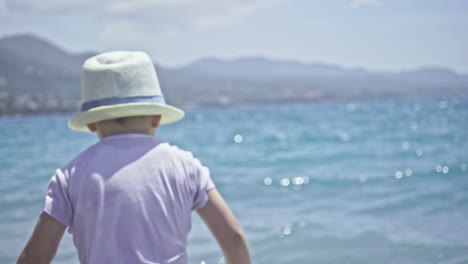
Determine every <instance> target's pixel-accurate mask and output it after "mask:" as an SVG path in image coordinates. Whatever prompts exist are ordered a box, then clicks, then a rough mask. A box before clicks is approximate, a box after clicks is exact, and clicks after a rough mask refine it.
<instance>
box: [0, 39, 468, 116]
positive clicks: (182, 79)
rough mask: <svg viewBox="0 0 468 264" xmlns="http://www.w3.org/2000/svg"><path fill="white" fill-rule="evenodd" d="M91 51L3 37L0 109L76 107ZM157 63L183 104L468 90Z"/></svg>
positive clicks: (362, 77)
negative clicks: (82, 51) (66, 49)
mask: <svg viewBox="0 0 468 264" xmlns="http://www.w3.org/2000/svg"><path fill="white" fill-rule="evenodd" d="M92 55H93V53H83V54H70V53H68V52H66V51H65V50H63V49H61V48H60V47H57V46H55V45H53V44H51V43H50V42H48V41H46V40H43V39H40V38H37V37H35V36H31V35H17V36H11V37H5V38H3V39H0V114H13V113H31V112H61V111H75V110H77V109H78V106H79V97H80V76H81V73H80V70H81V66H82V64H83V62H84V60H85V59H86V58H87V57H90V56H92ZM156 67H157V70H158V75H159V78H160V81H161V85H162V87H163V89H164V92H165V96H166V99H167V101H168V102H169V103H171V104H174V105H177V106H180V107H183V108H187V107H189V108H191V107H203V106H229V105H238V104H258V103H261V104H264V103H277V102H294V101H316V100H335V99H340V100H355V99H361V98H378V97H389V96H392V97H398V96H421V95H462V94H468V76H467V75H461V74H457V73H455V72H453V71H451V70H449V69H439V68H423V69H416V70H412V71H406V72H400V73H389V72H370V71H366V70H363V69H346V68H343V67H340V66H338V65H333V64H324V63H307V64H304V63H299V62H294V61H273V60H268V59H266V58H262V57H249V58H240V59H235V60H220V59H216V58H206V59H202V60H199V61H196V62H194V63H192V64H190V65H187V66H184V67H180V68H165V67H162V66H156Z"/></svg>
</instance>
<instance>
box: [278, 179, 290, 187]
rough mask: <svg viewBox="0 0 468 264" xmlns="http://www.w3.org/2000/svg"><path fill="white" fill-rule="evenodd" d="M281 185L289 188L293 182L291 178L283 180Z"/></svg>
mask: <svg viewBox="0 0 468 264" xmlns="http://www.w3.org/2000/svg"><path fill="white" fill-rule="evenodd" d="M280 184H281V186H289V184H291V180H290V179H289V178H283V179H281V182H280Z"/></svg>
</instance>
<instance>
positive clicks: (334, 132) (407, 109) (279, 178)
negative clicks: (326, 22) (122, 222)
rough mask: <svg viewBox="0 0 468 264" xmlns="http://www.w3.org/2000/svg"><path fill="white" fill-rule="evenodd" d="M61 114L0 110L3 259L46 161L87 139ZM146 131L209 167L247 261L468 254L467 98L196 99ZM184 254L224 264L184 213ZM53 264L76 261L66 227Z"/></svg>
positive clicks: (90, 138)
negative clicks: (214, 104) (183, 112)
mask: <svg viewBox="0 0 468 264" xmlns="http://www.w3.org/2000/svg"><path fill="white" fill-rule="evenodd" d="M68 118H69V116H68V115H55V116H35V117H21V118H7V119H3V120H0V182H1V184H0V263H13V262H14V260H15V259H16V257H17V255H18V254H19V253H20V251H21V250H22V248H23V246H24V245H25V243H26V242H27V239H28V238H29V236H30V234H31V232H32V229H33V227H34V224H35V221H36V220H37V217H38V215H39V213H40V210H41V206H42V202H43V198H44V195H45V191H46V188H47V183H48V180H49V178H50V177H51V175H52V173H53V172H54V170H55V168H58V167H61V166H63V165H64V164H65V163H66V162H67V161H68V160H70V159H71V158H73V157H74V156H75V155H76V154H78V153H79V151H81V150H83V149H85V148H86V147H87V146H89V145H91V144H93V143H95V142H96V141H97V139H96V137H95V136H94V135H92V134H86V133H79V132H73V131H69V130H68V128H67V127H66V121H67V119H68ZM157 136H158V137H159V138H162V139H164V140H167V141H169V142H171V143H173V144H175V145H178V146H180V147H181V148H184V149H187V150H191V151H192V152H194V154H195V155H196V156H197V157H199V158H200V159H201V161H202V162H203V163H204V164H205V165H206V166H208V167H209V168H210V169H211V172H212V177H213V180H214V182H215V183H216V185H217V187H218V189H219V190H220V192H221V193H222V194H223V196H224V197H225V199H226V201H227V202H228V204H229V205H230V207H231V208H232V210H233V211H234V213H235V215H236V216H237V217H238V219H239V221H240V222H241V224H242V226H243V228H244V230H245V232H246V234H247V236H248V240H249V244H250V247H251V251H252V257H253V260H254V263H411V264H415V263H468V98H466V97H458V98H457V97H453V98H426V99H398V100H397V99H386V100H374V101H356V102H328V103H314V104H291V105H270V106H258V107H238V108H229V109H203V110H196V111H191V112H188V113H187V117H186V118H185V120H183V121H182V122H180V123H177V124H174V125H169V126H164V127H161V128H160V130H159V131H158V134H157ZM193 220H194V223H193V228H192V232H191V234H190V236H189V243H188V252H189V256H190V263H222V258H221V256H222V255H221V251H220V250H219V248H218V246H217V244H216V242H215V240H214V239H213V238H212V236H211V235H210V233H209V231H208V230H207V228H206V227H205V226H204V225H203V223H202V222H201V220H200V219H199V217H198V216H197V215H196V214H194V217H193ZM54 263H78V260H77V256H76V253H75V249H74V246H73V243H72V241H71V236H70V235H68V234H67V235H65V236H64V239H63V240H62V243H61V245H60V248H59V251H58V253H57V256H56V258H55V261H54Z"/></svg>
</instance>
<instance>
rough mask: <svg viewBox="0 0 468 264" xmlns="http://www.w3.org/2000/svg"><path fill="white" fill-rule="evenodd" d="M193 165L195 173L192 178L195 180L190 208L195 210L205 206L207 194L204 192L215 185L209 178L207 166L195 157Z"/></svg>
mask: <svg viewBox="0 0 468 264" xmlns="http://www.w3.org/2000/svg"><path fill="white" fill-rule="evenodd" d="M193 165H194V170H193V171H194V173H195V175H194V177H193V180H194V181H195V184H194V186H195V191H194V196H193V205H192V210H197V209H199V208H202V207H203V206H205V204H206V202H207V201H208V195H207V193H206V192H207V191H208V190H210V189H213V188H215V185H214V183H213V181H212V180H211V174H210V170H209V169H208V168H207V167H205V166H203V165H202V164H201V162H200V161H199V160H198V159H196V158H194V160H193Z"/></svg>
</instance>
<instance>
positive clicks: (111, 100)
mask: <svg viewBox="0 0 468 264" xmlns="http://www.w3.org/2000/svg"><path fill="white" fill-rule="evenodd" d="M128 103H158V104H166V101H165V100H164V96H162V95H150V96H125V97H108V98H102V99H97V100H93V101H89V102H86V103H83V104H82V105H81V112H84V111H88V110H89V109H92V108H95V107H100V106H107V105H117V104H128Z"/></svg>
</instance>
